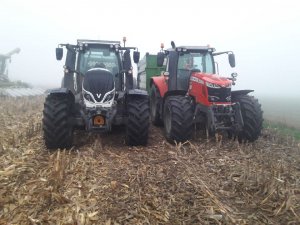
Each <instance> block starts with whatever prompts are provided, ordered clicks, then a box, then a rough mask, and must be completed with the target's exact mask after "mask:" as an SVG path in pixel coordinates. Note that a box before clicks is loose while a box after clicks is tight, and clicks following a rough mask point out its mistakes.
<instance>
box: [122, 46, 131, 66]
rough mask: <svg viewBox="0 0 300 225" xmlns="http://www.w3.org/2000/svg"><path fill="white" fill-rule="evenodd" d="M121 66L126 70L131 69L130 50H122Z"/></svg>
mask: <svg viewBox="0 0 300 225" xmlns="http://www.w3.org/2000/svg"><path fill="white" fill-rule="evenodd" d="M123 66H124V69H125V70H126V71H128V70H131V67H132V66H131V58H130V50H129V49H127V50H126V51H125V52H124V62H123Z"/></svg>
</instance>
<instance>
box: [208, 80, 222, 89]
mask: <svg viewBox="0 0 300 225" xmlns="http://www.w3.org/2000/svg"><path fill="white" fill-rule="evenodd" d="M206 86H207V87H210V88H221V86H220V85H218V84H213V83H210V82H207V81H206Z"/></svg>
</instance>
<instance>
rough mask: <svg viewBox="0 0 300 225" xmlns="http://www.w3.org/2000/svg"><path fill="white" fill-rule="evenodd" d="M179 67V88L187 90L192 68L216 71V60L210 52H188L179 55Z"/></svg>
mask: <svg viewBox="0 0 300 225" xmlns="http://www.w3.org/2000/svg"><path fill="white" fill-rule="evenodd" d="M177 65H178V67H177V88H178V89H179V90H187V89H188V85H189V79H190V75H191V72H192V70H194V71H199V72H203V73H214V62H213V58H212V55H211V53H209V52H188V53H186V54H181V55H179V58H178V64H177Z"/></svg>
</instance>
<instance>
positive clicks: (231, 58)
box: [228, 53, 235, 67]
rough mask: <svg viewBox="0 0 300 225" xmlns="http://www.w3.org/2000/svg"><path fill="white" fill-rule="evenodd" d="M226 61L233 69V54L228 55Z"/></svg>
mask: <svg viewBox="0 0 300 225" xmlns="http://www.w3.org/2000/svg"><path fill="white" fill-rule="evenodd" d="M228 61H229V64H230V66H231V67H235V56H234V54H233V53H229V54H228Z"/></svg>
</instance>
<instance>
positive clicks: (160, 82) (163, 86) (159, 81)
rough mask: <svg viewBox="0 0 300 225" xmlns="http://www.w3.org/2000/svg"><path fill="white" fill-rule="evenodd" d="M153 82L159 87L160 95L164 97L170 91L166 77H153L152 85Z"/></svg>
mask: <svg viewBox="0 0 300 225" xmlns="http://www.w3.org/2000/svg"><path fill="white" fill-rule="evenodd" d="M153 84H154V85H155V86H156V87H157V89H158V91H159V94H160V96H161V97H164V95H165V93H166V92H167V91H168V84H167V82H166V79H165V77H163V76H158V77H152V78H151V80H150V87H151V86H152V85H153Z"/></svg>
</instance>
